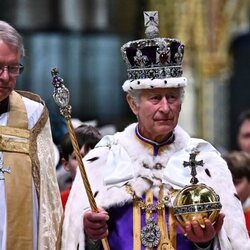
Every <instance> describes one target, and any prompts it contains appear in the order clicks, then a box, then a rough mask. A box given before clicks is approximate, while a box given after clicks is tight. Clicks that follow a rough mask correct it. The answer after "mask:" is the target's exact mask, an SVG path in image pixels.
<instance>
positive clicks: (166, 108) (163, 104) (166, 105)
mask: <svg viewBox="0 0 250 250" xmlns="http://www.w3.org/2000/svg"><path fill="white" fill-rule="evenodd" d="M161 111H163V112H168V111H169V103H168V99H167V98H166V97H165V96H164V97H163V98H162V99H161Z"/></svg>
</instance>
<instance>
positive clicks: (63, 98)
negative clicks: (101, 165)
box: [51, 68, 110, 250]
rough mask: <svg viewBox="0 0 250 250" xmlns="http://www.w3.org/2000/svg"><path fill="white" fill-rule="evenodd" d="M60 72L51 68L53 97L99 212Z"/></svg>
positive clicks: (105, 244) (104, 242) (94, 208)
mask: <svg viewBox="0 0 250 250" xmlns="http://www.w3.org/2000/svg"><path fill="white" fill-rule="evenodd" d="M58 74H59V72H58V70H57V69H56V68H54V69H52V70H51V75H52V78H53V79H52V84H53V86H54V93H53V98H54V101H55V103H56V104H57V105H58V106H59V111H60V114H61V115H62V116H64V118H65V119H66V122H67V127H68V131H69V136H70V140H71V143H72V146H73V149H74V153H75V156H76V159H77V163H78V166H79V170H80V173H81V177H82V180H83V184H84V187H85V190H86V194H87V197H88V201H89V204H90V207H91V210H92V211H94V212H97V213H98V208H97V205H96V202H95V199H94V195H93V192H92V190H91V187H90V183H89V180H88V177H87V174H86V171H85V168H84V165H83V162H82V156H81V153H80V148H79V145H78V143H77V139H76V135H75V131H74V128H73V125H72V122H71V110H72V107H71V106H70V105H69V97H70V93H69V90H68V89H67V88H66V87H65V86H64V84H63V79H62V78H61V77H59V76H58ZM101 241H102V246H103V249H104V250H109V249H110V247H109V243H108V240H107V238H104V239H102V240H101Z"/></svg>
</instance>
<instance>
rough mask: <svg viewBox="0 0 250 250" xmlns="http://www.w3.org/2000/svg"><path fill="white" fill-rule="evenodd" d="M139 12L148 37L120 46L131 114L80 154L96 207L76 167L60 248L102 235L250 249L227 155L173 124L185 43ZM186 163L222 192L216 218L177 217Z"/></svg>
mask: <svg viewBox="0 0 250 250" xmlns="http://www.w3.org/2000/svg"><path fill="white" fill-rule="evenodd" d="M144 17H145V26H146V32H145V33H146V36H147V37H146V38H145V39H139V40H133V41H129V42H128V43H126V44H124V45H123V46H122V47H121V53H122V58H123V60H124V62H125V64H126V66H127V74H128V79H127V80H125V82H124V83H123V85H122V88H123V90H124V91H125V92H126V100H127V103H128V105H129V108H130V109H131V112H132V113H133V114H134V115H135V117H136V119H137V121H136V122H134V123H132V124H130V125H128V126H127V127H126V128H125V129H124V130H123V131H121V132H117V133H115V134H114V135H107V136H104V137H103V138H102V139H101V141H100V142H99V143H98V144H97V145H96V147H95V148H94V149H93V150H91V151H90V152H89V153H88V154H87V155H86V156H85V157H84V158H83V162H84V165H85V169H86V172H87V176H88V178H89V182H90V185H91V188H92V190H93V194H94V197H95V200H96V203H97V206H98V212H95V211H91V209H90V203H89V202H88V199H87V196H86V192H85V190H84V184H83V181H82V178H81V176H80V173H79V171H78V173H77V175H76V178H75V180H74V183H73V186H72V189H71V192H70V195H69V199H68V203H67V206H66V210H65V219H64V224H63V235H62V241H63V242H62V249H64V250H68V249H101V244H100V242H101V239H103V238H105V237H107V240H108V242H109V245H110V249H112V250H113V249H114V250H118V249H119V250H132V249H134V250H141V249H146V250H149V249H165V250H174V249H178V250H180V249H185V250H191V249H250V245H249V244H250V242H249V238H248V235H247V231H246V227H245V222H244V215H243V212H242V208H241V203H240V201H239V200H237V198H236V196H235V195H234V193H235V188H234V185H233V182H232V178H231V174H230V172H229V170H228V168H227V165H226V163H225V161H224V160H223V159H222V158H221V156H220V154H219V153H218V151H217V150H216V149H215V148H214V147H213V146H212V145H211V144H210V143H209V142H207V141H205V140H202V139H197V138H192V137H191V136H190V135H189V134H188V133H187V132H186V131H185V130H184V129H182V128H181V127H180V126H179V125H178V120H179V114H180V111H181V108H182V105H184V104H183V98H184V90H185V86H186V85H187V79H186V77H184V76H182V74H183V69H182V60H183V56H184V44H183V43H182V42H181V41H179V40H178V39H174V38H161V37H160V35H159V30H158V13H157V12H154V11H150V12H144ZM193 149H196V151H195V152H194V151H193ZM198 152H199V153H198ZM188 159H189V162H188ZM183 162H186V163H185V164H184V165H186V167H183ZM197 165H198V167H196V166H197ZM189 167H190V168H191V170H192V174H193V177H194V181H195V180H196V178H197V180H199V181H200V182H201V183H203V184H205V185H207V186H209V187H211V188H213V189H214V190H215V192H216V193H217V194H218V195H219V196H220V198H221V205H222V210H221V212H218V214H217V219H216V221H215V222H213V221H211V220H210V217H207V218H205V219H204V227H201V226H200V224H199V223H198V221H197V220H193V219H192V218H191V219H190V220H188V221H186V223H184V224H181V223H180V222H179V221H178V220H177V219H176V218H175V216H174V211H173V206H172V204H173V200H174V199H175V197H176V195H177V193H178V192H179V191H180V190H182V189H183V188H184V187H186V186H187V185H189V184H190V168H189ZM232 225H233V227H232ZM236 235H237V237H235V236H236Z"/></svg>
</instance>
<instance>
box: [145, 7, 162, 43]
mask: <svg viewBox="0 0 250 250" xmlns="http://www.w3.org/2000/svg"><path fill="white" fill-rule="evenodd" d="M143 14H144V26H145V27H146V30H145V34H146V36H147V37H148V38H155V37H159V29H158V25H159V18H158V11H144V12H143Z"/></svg>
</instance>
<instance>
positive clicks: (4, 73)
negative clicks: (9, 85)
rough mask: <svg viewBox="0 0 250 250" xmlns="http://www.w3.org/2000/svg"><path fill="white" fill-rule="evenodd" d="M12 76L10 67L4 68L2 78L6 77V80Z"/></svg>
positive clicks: (0, 76) (0, 77)
mask: <svg viewBox="0 0 250 250" xmlns="http://www.w3.org/2000/svg"><path fill="white" fill-rule="evenodd" d="M9 78H10V74H9V71H8V69H6V68H4V69H3V72H2V73H1V74H0V79H4V80H5V81H8V80H9Z"/></svg>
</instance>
